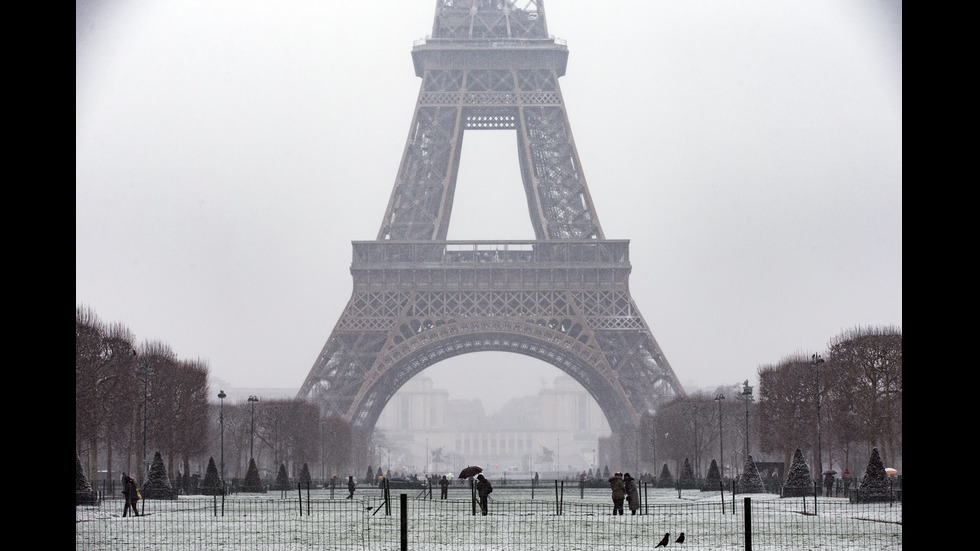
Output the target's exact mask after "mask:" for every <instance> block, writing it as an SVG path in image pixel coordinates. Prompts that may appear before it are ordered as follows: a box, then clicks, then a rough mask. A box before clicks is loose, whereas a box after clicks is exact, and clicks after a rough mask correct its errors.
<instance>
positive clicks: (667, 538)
mask: <svg viewBox="0 0 980 551" xmlns="http://www.w3.org/2000/svg"><path fill="white" fill-rule="evenodd" d="M668 543H670V532H667V533H666V534H664V539H662V540H660V543H658V544H657V547H667V544H668ZM654 549H656V547H655V548H654Z"/></svg>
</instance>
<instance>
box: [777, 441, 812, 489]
mask: <svg viewBox="0 0 980 551" xmlns="http://www.w3.org/2000/svg"><path fill="white" fill-rule="evenodd" d="M810 474H811V473H810V466H809V465H807V464H806V461H805V460H804V459H803V452H801V451H800V448H796V452H794V453H793V461H792V462H790V464H789V472H788V473H786V483H785V484H783V493H782V497H801V496H808V495H813V477H812V476H810Z"/></svg>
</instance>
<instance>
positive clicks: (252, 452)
mask: <svg viewBox="0 0 980 551" xmlns="http://www.w3.org/2000/svg"><path fill="white" fill-rule="evenodd" d="M258 401H259V397H258V396H255V395H251V396H249V397H248V403H249V404H252V430H251V433H250V436H249V438H250V442H249V445H248V459H249V462H251V460H252V456H254V455H255V403H256V402H258Z"/></svg>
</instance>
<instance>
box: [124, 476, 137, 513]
mask: <svg viewBox="0 0 980 551" xmlns="http://www.w3.org/2000/svg"><path fill="white" fill-rule="evenodd" d="M122 483H123V490H122V493H123V500H124V501H125V502H126V503H125V504H124V505H123V515H122V516H126V514H127V513H129V511H130V510H132V511H133V516H134V517H138V516H140V514H139V511H138V510H137V509H136V502H137V501H139V499H140V497H139V490H137V489H136V480H134V479H133V477H131V476H129V475H128V474H126V473H123V475H122Z"/></svg>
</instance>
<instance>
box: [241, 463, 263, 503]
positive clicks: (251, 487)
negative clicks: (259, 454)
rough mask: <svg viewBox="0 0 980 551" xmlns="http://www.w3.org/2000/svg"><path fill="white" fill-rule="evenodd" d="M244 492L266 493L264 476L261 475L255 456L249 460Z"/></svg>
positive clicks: (243, 487)
mask: <svg viewBox="0 0 980 551" xmlns="http://www.w3.org/2000/svg"><path fill="white" fill-rule="evenodd" d="M242 491H243V492H250V493H263V494H264V493H265V492H266V488H265V485H264V484H262V478H261V477H260V476H259V468H258V467H257V466H256V465H255V458H254V457H253V458H252V459H250V460H249V461H248V471H246V472H245V483H244V484H242Z"/></svg>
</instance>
